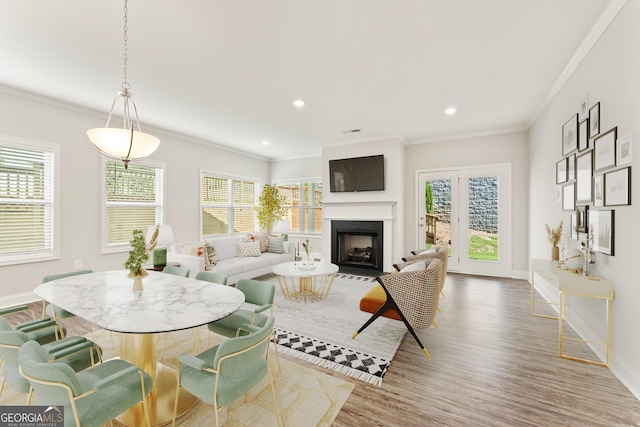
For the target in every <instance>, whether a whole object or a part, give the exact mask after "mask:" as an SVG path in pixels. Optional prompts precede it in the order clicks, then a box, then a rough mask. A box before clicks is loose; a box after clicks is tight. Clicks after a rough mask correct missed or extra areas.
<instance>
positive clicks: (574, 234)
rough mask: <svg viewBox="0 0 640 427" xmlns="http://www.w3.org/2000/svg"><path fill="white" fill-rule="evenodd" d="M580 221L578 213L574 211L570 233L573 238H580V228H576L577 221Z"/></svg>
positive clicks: (571, 217) (570, 222) (570, 223)
mask: <svg viewBox="0 0 640 427" xmlns="http://www.w3.org/2000/svg"><path fill="white" fill-rule="evenodd" d="M577 221H578V215H577V214H576V213H575V212H573V213H572V214H571V216H570V217H569V233H570V234H569V235H570V236H571V239H572V240H578V230H576V223H577Z"/></svg>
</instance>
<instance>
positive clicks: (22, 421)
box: [0, 406, 64, 427]
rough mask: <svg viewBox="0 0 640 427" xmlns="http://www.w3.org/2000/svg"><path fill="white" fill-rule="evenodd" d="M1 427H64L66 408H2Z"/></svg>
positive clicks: (0, 412) (0, 411) (0, 414)
mask: <svg viewBox="0 0 640 427" xmlns="http://www.w3.org/2000/svg"><path fill="white" fill-rule="evenodd" d="M0 427H64V407H62V406H0Z"/></svg>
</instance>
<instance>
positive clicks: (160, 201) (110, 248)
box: [101, 156, 167, 254]
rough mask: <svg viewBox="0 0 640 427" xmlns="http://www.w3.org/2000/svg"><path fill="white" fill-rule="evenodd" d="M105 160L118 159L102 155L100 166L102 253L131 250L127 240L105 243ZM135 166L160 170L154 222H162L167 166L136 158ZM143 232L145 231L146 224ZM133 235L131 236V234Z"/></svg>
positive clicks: (160, 162)
mask: <svg viewBox="0 0 640 427" xmlns="http://www.w3.org/2000/svg"><path fill="white" fill-rule="evenodd" d="M107 162H118V160H114V159H111V158H108V157H106V156H102V167H101V175H102V227H101V228H102V232H101V235H102V236H101V242H102V254H111V253H120V252H128V251H129V250H131V245H130V244H129V242H126V243H124V242H123V243H112V244H107ZM135 165H136V166H145V167H151V168H156V169H158V170H159V171H160V177H159V178H158V180H157V181H156V188H157V190H158V198H157V200H156V203H155V207H156V224H164V215H165V213H164V211H165V209H164V204H165V192H166V181H167V170H166V169H167V168H166V162H163V161H158V160H148V159H145V160H137V161H136V162H135ZM143 232H144V233H145V235H146V233H147V230H146V226H145V229H144V230H143ZM132 237H133V236H132Z"/></svg>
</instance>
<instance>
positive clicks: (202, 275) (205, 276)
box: [196, 271, 227, 285]
mask: <svg viewBox="0 0 640 427" xmlns="http://www.w3.org/2000/svg"><path fill="white" fill-rule="evenodd" d="M196 280H204V281H205V282H211V283H218V284H220V285H226V284H227V276H225V275H224V274H220V273H213V272H211V271H201V272H199V273H198V274H196Z"/></svg>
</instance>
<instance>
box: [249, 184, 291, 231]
mask: <svg viewBox="0 0 640 427" xmlns="http://www.w3.org/2000/svg"><path fill="white" fill-rule="evenodd" d="M285 202H286V199H285V197H284V196H283V195H282V194H280V191H279V190H278V186H276V185H272V184H265V185H264V187H262V193H261V194H260V197H259V198H258V206H256V207H255V211H256V214H257V218H258V224H259V225H260V229H261V230H267V232H269V231H270V230H271V227H273V224H274V223H275V222H276V221H277V220H279V219H282V217H284V216H285V215H286V214H287V208H286V207H285Z"/></svg>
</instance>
